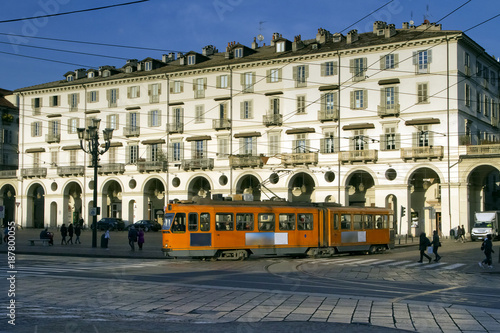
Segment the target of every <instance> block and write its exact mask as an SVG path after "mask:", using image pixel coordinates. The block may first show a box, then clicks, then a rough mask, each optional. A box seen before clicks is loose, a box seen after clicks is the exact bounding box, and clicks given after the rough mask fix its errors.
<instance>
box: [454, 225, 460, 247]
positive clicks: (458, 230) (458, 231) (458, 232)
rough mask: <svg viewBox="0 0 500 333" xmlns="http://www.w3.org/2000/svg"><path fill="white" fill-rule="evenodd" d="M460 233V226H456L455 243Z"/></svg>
mask: <svg viewBox="0 0 500 333" xmlns="http://www.w3.org/2000/svg"><path fill="white" fill-rule="evenodd" d="M461 234H462V229H461V228H460V226H458V227H457V234H456V235H455V243H456V242H458V240H459V239H460V235H461Z"/></svg>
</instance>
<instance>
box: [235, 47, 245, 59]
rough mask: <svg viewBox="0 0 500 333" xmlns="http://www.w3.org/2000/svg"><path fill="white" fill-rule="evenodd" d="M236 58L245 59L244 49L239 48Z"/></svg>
mask: <svg viewBox="0 0 500 333" xmlns="http://www.w3.org/2000/svg"><path fill="white" fill-rule="evenodd" d="M234 57H235V58H242V57H243V48H241V47H240V48H238V49H236V50H234Z"/></svg>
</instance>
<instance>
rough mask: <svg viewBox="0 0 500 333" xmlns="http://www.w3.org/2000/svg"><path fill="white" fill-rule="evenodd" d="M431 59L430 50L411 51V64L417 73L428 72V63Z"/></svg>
mask: <svg viewBox="0 0 500 333" xmlns="http://www.w3.org/2000/svg"><path fill="white" fill-rule="evenodd" d="M431 60H432V50H424V51H417V52H413V64H414V65H415V66H416V72H417V74H426V73H429V64H430V63H431Z"/></svg>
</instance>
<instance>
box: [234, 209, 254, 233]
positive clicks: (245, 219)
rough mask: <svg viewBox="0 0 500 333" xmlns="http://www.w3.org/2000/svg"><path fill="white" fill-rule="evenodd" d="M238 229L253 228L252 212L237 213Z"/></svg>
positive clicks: (246, 229) (247, 229) (248, 229)
mask: <svg viewBox="0 0 500 333" xmlns="http://www.w3.org/2000/svg"><path fill="white" fill-rule="evenodd" d="M236 230H241V231H251V230H253V214H252V213H237V214H236Z"/></svg>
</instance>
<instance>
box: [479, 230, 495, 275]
mask: <svg viewBox="0 0 500 333" xmlns="http://www.w3.org/2000/svg"><path fill="white" fill-rule="evenodd" d="M491 239H492V237H491V234H488V235H487V236H486V239H485V240H484V242H483V244H482V245H481V250H483V251H484V255H485V256H486V258H484V260H483V261H481V262H480V263H479V267H481V268H485V267H486V266H488V268H489V269H491V268H493V266H492V259H491V254H492V253H495V251H493V243H492V242H491Z"/></svg>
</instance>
